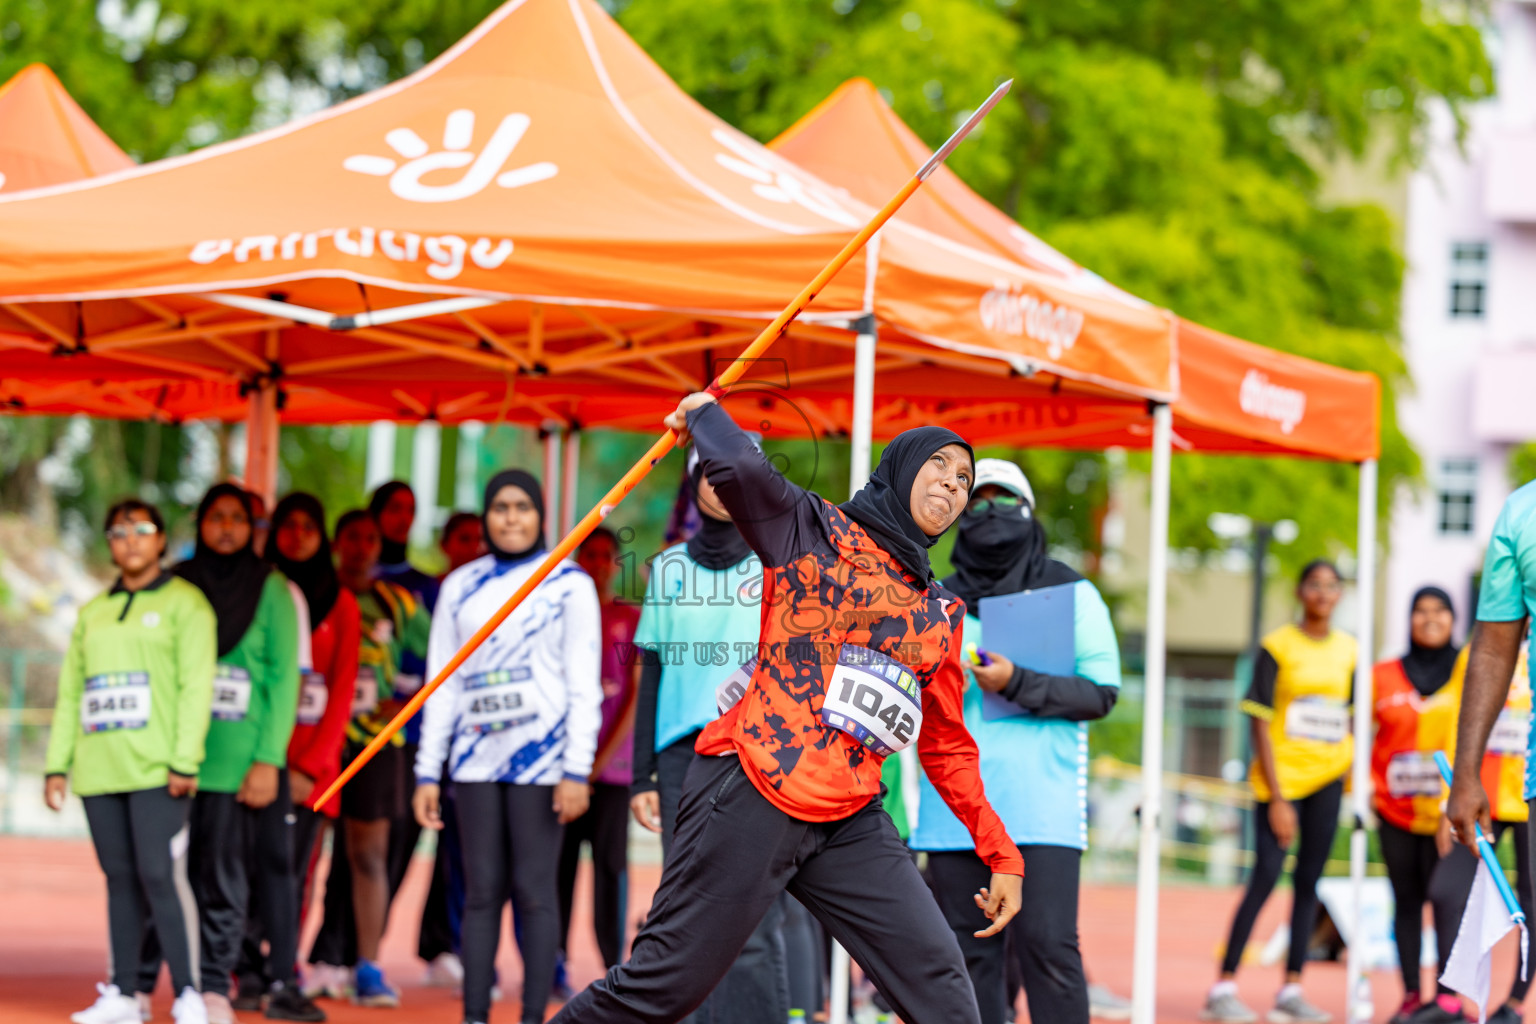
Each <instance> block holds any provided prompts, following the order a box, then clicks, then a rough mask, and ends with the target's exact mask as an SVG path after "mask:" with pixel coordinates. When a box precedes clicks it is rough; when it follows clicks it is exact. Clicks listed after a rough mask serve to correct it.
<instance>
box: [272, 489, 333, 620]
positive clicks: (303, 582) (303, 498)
mask: <svg viewBox="0 0 1536 1024" xmlns="http://www.w3.org/2000/svg"><path fill="white" fill-rule="evenodd" d="M295 512H303V513H304V514H305V515H307V516H309V518H310V521H311V522H313V523H314V524H315V526H316V528H318V529H319V531H320V546H319V547H318V548H316V549H315V553H314V554H313V555H311V556H310V557H309V558H308V559H306V560H304V561H302V562H295V561H294V560H293V559H291V558H289V557H288V556H286V555H284V554H283V553H282V552H281V551H279V550H278V547H277V545H276V544H274V543H272V542H270V541H269V542H268V543H267V556H268V558H269V559H270V560H271V562H272V564H273V565H275V566H277V568H278V569H279V570H280V571H281V572H282V574H283V575H284V576H287V577H288V578H289V579H290V580H293V582H294V583H296V584H298V587H299V589H300V590H302V591H303V592H304V600H305V601H306V602H307V603H308V605H309V622H310V628H311V629H319V628H320V624H321V623H322V622H324V621H325V617H326V616H327V615H329V614H331V609H332V608H334V607H336V598H337V597H338V596H340V594H341V579H340V577H338V576H337V575H336V565H335V563H334V562H332V561H331V540H330V538H329V537H327V536H326V533H325V509H324V507H322V506H321V504H320V499H319V498H317V497H315V496H314V495H313V494H305V493H304V492H303V491H294V492H293V493H292V494H290V495H288V496H286V497H285V498H283V500H282V501H279V502H278V503H277V508H275V509H273V510H272V536H273V537H276V536H277V532H278V531H279V530H280V529H282V526H283V523H284V522H286V521H287V519H288V517H289V516H292V515H293V514H294V513H295Z"/></svg>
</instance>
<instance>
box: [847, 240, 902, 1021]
mask: <svg viewBox="0 0 1536 1024" xmlns="http://www.w3.org/2000/svg"><path fill="white" fill-rule="evenodd" d="M866 253H867V255H866V257H865V259H866V261H867V262H866V263H865V272H864V309H865V313H864V315H863V316H861V317H859V318H858V319H857V320H855V321H853V323H852V324H851V325H850V326H852V327H853V328H854V330H856V331H858V335H857V336H856V337H855V340H854V346H853V422H852V423H851V424H850V428H851V430H850V436H849V442H850V444H849V447H850V449H851V450H850V452H849V457H848V493H849V494H853V493H854V492H856V491H857V490H858V489H859V488H861V487H863V486H864V484H865V483H867V482H868V480H869V474H870V471H871V469H873V465H872V463H873V459H872V457H871V453H872V452H873V450H874V443H873V435H874V425H875V346H876V344H877V343H878V342H879V333H880V330H879V326H878V324H877V323H876V322H875V314H874V291H875V275H876V273H877V272H878V271H877V268H878V265H879V258H880V236H879V235H876V236H875V237H874V238H872V239H870V242H869V247H868V249H867V250H866ZM897 756H898V757H901V758H902V763H901V769H902V772H901V774H902V778H903V780H905V779H906V777H907V776H908V775H910V774H911V773H912V772H913V771H915V770H916V767H917V762H916V760H915V757H913V756H907V751H905V750H904V751H902V752H901V754H898V755H897ZM852 972H853V960H852V958H850V957H849V956H848V951H847V950H846V949H844V948H843V947H842V944H841V943H839V942H836V941H834V942H833V943H832V992H831V1002H830V1005H829V1006H828V1008H827V1010H828V1012H827V1024H848V989H849V986H850V984H851V982H852Z"/></svg>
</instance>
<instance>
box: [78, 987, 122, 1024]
mask: <svg viewBox="0 0 1536 1024" xmlns="http://www.w3.org/2000/svg"><path fill="white" fill-rule="evenodd" d="M69 1019H70V1020H72V1021H74V1022H75V1024H139V1001H138V1000H137V999H135V998H133V996H125V995H123V993H122V992H121V991H120V990H119V989H118V987H117V986H116V985H104V984H102V983H101V982H97V983H96V1002H94V1003H92V1004H91V1005H90V1006H88V1007H86V1008H85V1009H84V1010H81V1011H80V1012H79V1013H72V1014H70V1015H69Z"/></svg>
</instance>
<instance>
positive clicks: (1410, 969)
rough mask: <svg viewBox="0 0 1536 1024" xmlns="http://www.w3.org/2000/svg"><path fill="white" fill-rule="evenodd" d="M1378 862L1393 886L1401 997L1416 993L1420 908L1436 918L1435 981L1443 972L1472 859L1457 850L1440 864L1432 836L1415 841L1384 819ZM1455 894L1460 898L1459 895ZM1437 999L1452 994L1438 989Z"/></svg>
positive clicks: (1421, 943)
mask: <svg viewBox="0 0 1536 1024" xmlns="http://www.w3.org/2000/svg"><path fill="white" fill-rule="evenodd" d="M1378 835H1379V837H1380V839H1381V859H1382V860H1384V861H1385V862H1386V864H1387V878H1388V880H1390V881H1391V883H1392V897H1393V901H1394V902H1395V904H1396V907H1395V908H1394V913H1393V926H1392V927H1393V932H1394V933H1395V935H1396V938H1397V962H1398V967H1399V968H1400V969H1401V970H1402V975H1403V993H1404V995H1407V994H1410V993H1417V992H1418V991H1419V987H1420V976H1421V974H1422V969H1421V968H1420V967H1419V954H1420V951H1421V950H1422V949H1423V946H1424V904H1425V903H1426V902H1428V903H1430V904H1431V908H1432V909H1433V911H1434V915H1435V945H1436V947H1437V949H1436V952H1437V953H1438V955H1439V961H1440V969H1439V970H1437V971H1436V972H1435V976H1436V977H1437V978H1438V977H1439V976H1440V975H1441V974H1443V973H1444V972H1445V962H1446V960H1447V959H1449V958H1450V955H1451V945H1452V943H1454V942H1455V941H1456V932H1457V930H1458V929H1459V928H1460V927H1461V912H1462V910H1463V908H1465V906H1466V903H1467V892H1468V889H1469V888H1470V886H1471V884H1472V877H1473V875H1474V874H1476V872H1477V858H1476V857H1474V856H1472V854H1471V852H1470V851H1468V850H1467V848H1466V847H1464V846H1461V845H1460V844H1457V846H1456V847H1455V848H1454V849H1452V850H1451V852H1450V854H1449V855H1448V856H1446V857H1445V859H1444V860H1442V859H1441V858H1440V851H1439V850H1437V849H1435V837H1434V836H1433V835H1427V836H1423V835H1417V834H1415V833H1413V832H1409V831H1407V830H1406V829H1401V828H1398V827H1397V826H1396V825H1394V824H1392V823H1391V822H1389V821H1386V820H1385V819H1383V820H1382V822H1381V827H1380V829H1379V831H1378ZM1458 890H1459V895H1458ZM1437 991H1438V992H1439V993H1441V994H1445V993H1448V992H1451V991H1452V990H1451V989H1449V988H1447V987H1446V986H1445V985H1439V986H1437Z"/></svg>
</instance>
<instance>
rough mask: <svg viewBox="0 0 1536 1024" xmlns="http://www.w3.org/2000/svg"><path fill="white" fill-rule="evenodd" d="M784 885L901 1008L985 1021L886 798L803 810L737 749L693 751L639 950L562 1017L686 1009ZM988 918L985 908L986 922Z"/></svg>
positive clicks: (570, 1021)
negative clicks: (761, 777) (831, 811)
mask: <svg viewBox="0 0 1536 1024" xmlns="http://www.w3.org/2000/svg"><path fill="white" fill-rule="evenodd" d="M786 888H788V890H789V891H790V893H792V894H793V895H794V896H795V898H796V899H798V900H799V901H800V902H801V903H803V904H804V905H805V907H806V909H808V910H810V912H811V913H812V914H814V915H816V917H817V918H818V919H820V920H821V922H822V924H824V925H825V926H826V928H827V930H828V932H830V933H831V935H832V937H833V938H835V939H837V941H839V942H841V943H842V944H843V948H844V949H847V950H848V952H849V954H850V955H851V956H852V957H853V960H854V962H855V963H857V964H859V965H860V966H861V967H863V968H864V971H865V973H866V975H868V977H869V978H870V979H871V980H872V981H873V982H874V983H875V986H876V987H877V988H879V990H880V991H881V992H883V993H885V996H886V998H887V999H889V1000H890V1003H891V1006H892V1007H893V1008H894V1010H895V1011H896V1013H897V1015H899V1016H900V1017H901V1019H902V1020H904V1021H908V1022H909V1024H939V1022H941V1021H942V1022H945V1024H977V1015H976V997H975V995H974V994H973V993H972V991H971V980H970V978H969V977H967V975H966V972H965V959H964V958H963V957H962V956H961V955H960V948H959V947H958V946H957V945H955V937H954V933H952V932H951V931H950V930H949V928H948V927H947V926H946V924H945V921H944V916H943V914H941V913H940V912H939V908H938V905H937V904H935V903H934V901H933V898H932V896H931V895H930V894H929V892H928V889H927V887H926V886H925V885H924V884H923V880H922V878H921V877H920V876H919V875H918V873H917V868H916V867H915V866H914V865H913V863H912V858H911V855H910V853H909V852H908V850H907V848H906V846H904V845H903V844H902V842H901V839H900V838H899V837H898V836H897V835H896V826H895V825H893V824H891V819H890V816H889V815H887V814H886V813H885V812H884V811H883V810H882V809H881V807H880V802H879V800H872V801H870V802H869V803H867V804H866V805H865V806H864V807H863V808H861V809H860V810H858V811H855V812H854V813H853V814H851V815H849V816H848V817H846V818H843V819H842V820H840V821H829V822H806V821H800V820H798V819H796V818H793V817H791V816H789V815H787V814H785V813H784V812H783V811H781V810H779V809H778V808H777V807H775V806H774V805H773V804H770V803H769V802H768V801H767V800H766V799H764V797H763V796H762V795H761V794H760V793H758V791H757V788H756V786H754V785H753V784H752V782H751V781H750V780H749V779H748V778H747V777H746V773H745V772H744V771H743V769H742V766H741V761H740V760H739V759H738V758H737V757H736V755H735V754H731V755H728V756H726V757H695V758H694V762H693V767H692V768H690V769H689V771H688V781H687V783H686V784H685V785H684V787H683V799H682V803H681V806H680V808H679V811H678V818H677V834H676V836H675V837H674V842H673V846H672V851H671V856H670V858H669V859H668V860H667V862H666V865H665V866H664V867H663V868H662V873H661V886H660V887H659V888H658V889H657V890H656V899H655V901H654V902H653V903H652V904H651V913H650V916H649V917H648V918H647V919H646V922H645V926H644V927H643V928H641V929H640V933H639V934H638V935H636V936H635V941H634V946H633V948H632V949H631V951H630V957H629V960H628V961H626V962H625V963H623V964H621V965H619V966H618V967H615V968H614V969H613V970H611V971H609V972H608V975H607V977H605V978H602V979H601V980H599V981H597V982H595V983H593V984H592V985H591V986H589V987H588V988H587V989H586V990H585V991H583V992H581V993H580V994H579V995H577V996H576V998H575V999H573V1000H571V1001H570V1002H569V1003H567V1004H566V1005H565V1008H564V1009H562V1010H561V1011H560V1013H559V1014H558V1015H557V1016H556V1017H555V1021H556V1022H557V1024H632V1022H647V1024H664V1022H670V1021H676V1020H678V1019H679V1018H680V1017H682V1016H683V1015H685V1014H687V1013H689V1012H690V1011H692V1010H693V1009H695V1008H696V1007H697V1006H698V1005H699V1004H700V1003H702V1002H703V1001H704V997H705V996H706V995H708V994H709V993H710V991H711V990H713V989H714V988H715V986H716V984H718V983H719V981H720V979H721V978H723V977H725V973H726V971H727V970H729V969H730V967H731V964H732V963H733V962H734V961H735V960H736V957H737V954H738V953H739V952H740V951H741V949H742V947H743V946H744V945H745V944H746V941H747V939H748V937H749V936H750V935H751V934H752V932H753V931H754V930H755V929H756V928H757V926H758V924H759V922H761V921H762V919H763V917H764V915H766V914H767V913H768V912H769V911H770V909H771V908H772V907H774V905H775V904H776V903H777V902H778V899H779V897H780V895H781V894H782V893H783V892H784V890H785V889H786ZM985 920H986V918H985V917H983V916H982V913H981V911H980V910H978V911H976V913H975V921H976V927H978V928H979V927H981V926H982V923H983V922H985ZM780 1019H781V1020H782V1019H783V1017H780Z"/></svg>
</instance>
